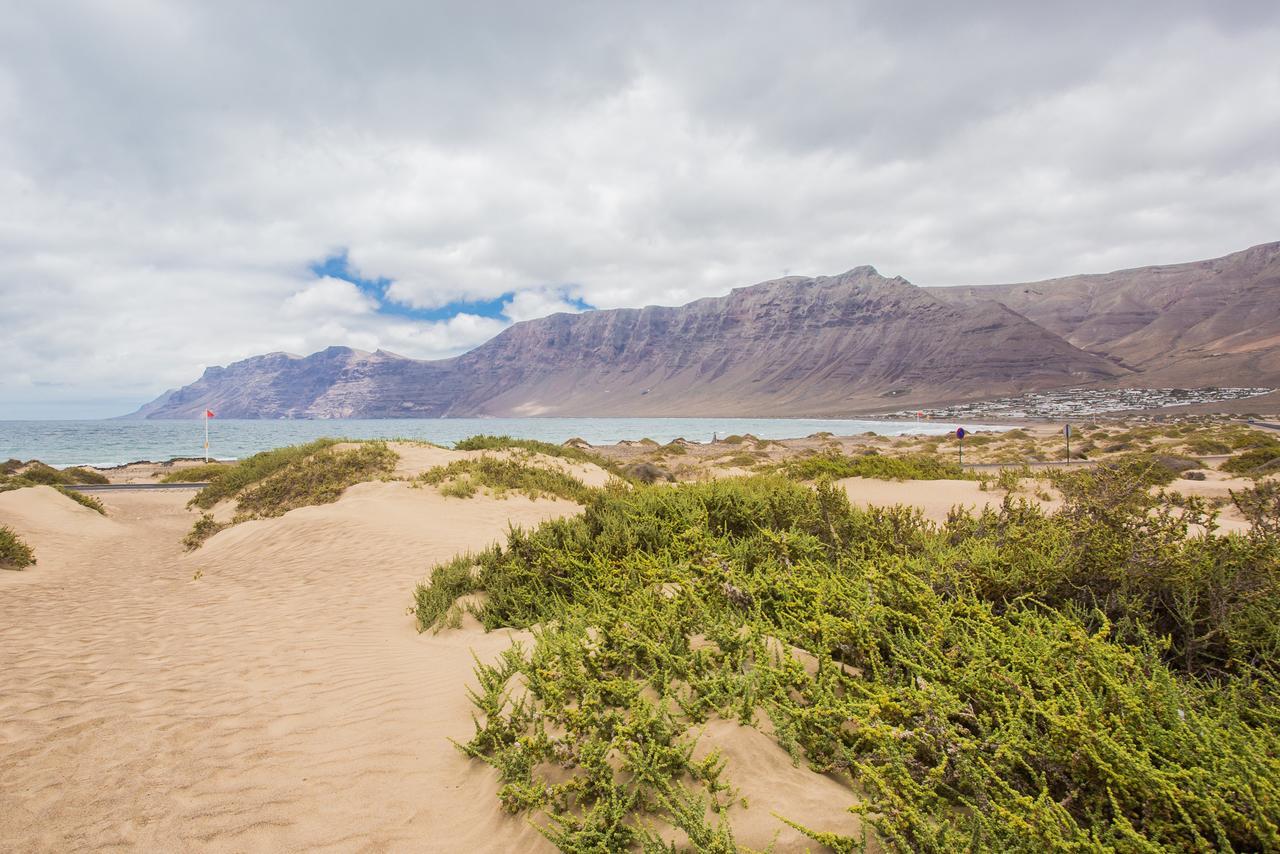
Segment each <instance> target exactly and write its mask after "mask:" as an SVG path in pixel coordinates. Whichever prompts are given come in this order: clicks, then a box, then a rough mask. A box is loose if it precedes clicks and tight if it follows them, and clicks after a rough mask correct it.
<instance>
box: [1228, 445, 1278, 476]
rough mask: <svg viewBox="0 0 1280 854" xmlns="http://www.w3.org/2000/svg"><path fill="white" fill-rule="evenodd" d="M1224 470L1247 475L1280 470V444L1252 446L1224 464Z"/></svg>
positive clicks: (1266, 473)
mask: <svg viewBox="0 0 1280 854" xmlns="http://www.w3.org/2000/svg"><path fill="white" fill-rule="evenodd" d="M1222 470H1223V471H1226V472H1231V473H1233V474H1242V475H1245V476H1246V477H1264V476H1266V475H1268V474H1275V473H1277V472H1280V444H1275V445H1266V446H1263V447H1260V448H1251V449H1249V450H1247V451H1243V452H1241V453H1239V454H1236V455H1235V456H1233V457H1232V458H1231V459H1229V460H1227V461H1225V462H1224V463H1223V464H1222Z"/></svg>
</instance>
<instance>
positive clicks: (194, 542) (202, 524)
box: [182, 513, 227, 552]
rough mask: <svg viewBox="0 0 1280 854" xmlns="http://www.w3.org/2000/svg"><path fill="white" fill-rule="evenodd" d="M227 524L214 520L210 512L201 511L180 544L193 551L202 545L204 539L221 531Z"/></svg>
mask: <svg viewBox="0 0 1280 854" xmlns="http://www.w3.org/2000/svg"><path fill="white" fill-rule="evenodd" d="M225 527H227V525H226V524H225V523H223V522H216V521H214V518H213V515H212V514H210V513H201V514H200V518H199V519H197V520H196V523H195V524H194V525H192V526H191V530H190V531H188V532H187V535H186V536H185V537H183V538H182V545H184V546H186V549H187V551H189V552H190V551H195V550H196V549H198V548H200V547H201V546H202V545H204V541H205V540H207V539H209V538H210V537H212V536H213V535H214V534H216V533H218V532H219V531H221V530H222V529H223V528H225Z"/></svg>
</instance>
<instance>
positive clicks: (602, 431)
mask: <svg viewBox="0 0 1280 854" xmlns="http://www.w3.org/2000/svg"><path fill="white" fill-rule="evenodd" d="M957 426H963V427H964V428H965V429H966V430H969V431H975V430H1007V429H1010V428H1009V427H1008V426H1004V425H995V424H973V423H967V422H958V421H957V422H952V421H929V420H921V421H914V420H912V421H885V420H869V419H839V418H408V419H324V420H240V419H219V418H214V419H211V420H210V421H209V456H210V458H211V459H218V460H234V459H240V458H242V457H246V456H249V455H251V454H256V453H258V452H259V451H265V450H269V449H271V448H278V447H281V446H284V445H295V444H298V443H300V442H308V441H311V440H312V439H319V438H322V437H334V438H347V439H417V440H423V441H428V442H433V443H435V444H439V445H444V446H446V447H447V446H452V445H453V444H454V443H455V442H457V441H459V440H461V439H465V438H467V437H468V436H474V435H476V434H480V433H486V434H494V435H509V436H516V437H519V438H523V439H538V440H541V441H544V442H555V443H560V442H564V441H566V440H568V439H572V438H580V439H584V440H586V441H587V442H590V443H591V444H593V445H610V444H615V443H617V442H620V441H628V440H629V441H638V440H640V439H652V440H654V441H655V442H659V443H663V444H665V443H667V442H670V441H672V440H674V439H677V438H683V439H685V440H687V441H690V442H709V441H711V440H712V438H713V437H715V436H717V435H718V436H720V437H724V436H728V435H732V434H735V433H736V434H739V435H744V434H747V433H750V434H752V435H754V436H757V437H759V438H761V439H797V438H802V437H804V436H809V435H812V434H814V433H819V432H824V431H825V432H828V433H832V434H835V435H837V436H853V435H858V434H861V433H876V434H878V435H885V436H899V435H908V434H919V435H939V434H943V433H948V432H952V431H954V430H955V429H956V427H957ZM202 456H204V422H203V420H199V419H196V420H181V421H169V420H164V421H160V420H157V421H130V420H123V419H94V420H57V421H54V420H46V421H0V459H8V458H17V459H21V460H31V459H38V460H42V461H43V462H45V463H48V464H49V465H52V466H58V467H65V466H74V465H88V466H98V467H110V466H118V465H124V464H125V463H130V462H138V461H142V460H150V461H156V462H159V461H164V460H169V459H174V458H177V457H202Z"/></svg>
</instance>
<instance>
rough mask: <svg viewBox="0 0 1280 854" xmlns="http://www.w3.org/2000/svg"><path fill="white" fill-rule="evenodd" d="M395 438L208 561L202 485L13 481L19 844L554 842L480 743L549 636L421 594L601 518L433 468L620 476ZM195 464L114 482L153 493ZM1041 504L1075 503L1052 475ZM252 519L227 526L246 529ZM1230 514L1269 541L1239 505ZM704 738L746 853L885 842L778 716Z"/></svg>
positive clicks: (883, 501)
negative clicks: (520, 811)
mask: <svg viewBox="0 0 1280 854" xmlns="http://www.w3.org/2000/svg"><path fill="white" fill-rule="evenodd" d="M830 441H835V440H825V439H817V440H809V441H808V445H804V447H803V450H806V451H807V452H809V453H810V454H812V453H813V452H814V450H815V448H817V447H821V445H822V443H823V442H830ZM839 441H840V442H845V443H846V444H848V445H849V447H854V445H856V442H857V441H859V440H854V439H848V440H839ZM862 441H867V440H862ZM898 441H902V440H898ZM921 441H923V440H921ZM739 444H741V443H739V442H737V441H736V440H734V441H731V443H730V446H731V447H730V450H732V449H733V448H736V447H737V446H738V445H739ZM748 444H750V443H748ZM801 444H802V445H803V443H801ZM810 446H812V447H810ZM358 447H359V446H357V445H337V446H334V450H335V451H336V452H342V451H344V450H349V449H352V448H358ZM390 447H391V449H392V450H394V451H395V456H396V460H395V465H394V469H393V470H392V471H390V473H389V474H388V475H387V476H385V477H383V478H379V479H376V480H371V481H368V482H361V483H356V484H355V485H353V486H350V487H349V488H347V489H346V490H345V492H344V493H343V494H342V496H341V498H340V499H339V500H337V501H335V502H333V503H326V504H320V505H318V506H304V507H300V508H297V509H293V510H290V511H289V512H287V513H284V514H283V515H280V516H277V517H274V518H260V519H252V520H248V521H242V522H240V523H239V524H235V525H233V526H231V527H229V528H226V529H224V530H222V531H221V532H219V533H217V534H216V535H214V536H213V537H212V538H210V539H209V540H208V541H207V542H205V543H204V545H203V546H202V547H201V548H199V549H196V550H194V551H187V550H185V549H184V548H183V545H182V540H183V536H184V535H185V534H186V533H187V531H188V530H189V529H190V528H191V526H192V522H193V519H195V518H196V515H197V514H196V513H195V511H193V510H191V509H189V508H188V507H187V506H186V503H187V500H188V499H189V498H190V497H191V495H192V494H193V492H192V491H191V490H189V489H173V490H155V491H126V492H106V493H101V494H100V497H101V500H102V501H103V503H104V505H105V510H106V513H105V515H100V514H98V513H96V512H94V511H93V510H92V509H90V508H87V507H84V506H80V505H79V504H77V503H75V502H73V501H70V500H68V498H67V496H66V495H63V494H60V493H59V492H57V491H55V490H54V489H53V488H51V487H48V486H35V487H30V488H24V489H16V490H12V491H8V492H3V493H0V524H3V525H6V526H9V527H10V528H11V529H13V530H15V531H17V532H18V533H19V534H20V535H21V536H22V537H23V539H25V541H26V542H27V543H28V544H29V545H30V546H31V547H32V548H33V549H34V551H35V553H36V554H37V555H38V564H37V565H36V566H34V567H31V568H29V569H28V570H27V571H24V572H4V573H0V777H2V778H3V779H4V780H5V785H4V787H3V789H2V790H0V848H3V849H5V850H15V851H57V850H73V849H75V850H90V849H91V850H106V849H127V850H202V851H251V850H259V851H278V850H334V851H349V850H369V851H372V850H377V851H391V850H403V851H424V850H428V851H458V850H468V851H513V850H520V851H536V850H548V851H550V850H555V846H554V845H552V844H551V843H550V842H549V841H548V840H547V839H546V838H544V836H543V835H542V834H540V833H539V832H538V831H537V830H536V829H535V828H534V826H533V824H531V822H530V821H529V820H526V817H525V816H522V815H512V814H510V813H508V812H506V811H505V810H503V809H501V807H500V802H499V798H498V793H499V788H500V781H499V777H498V773H497V772H496V771H495V770H494V769H493V768H491V767H489V766H488V765H486V764H484V763H481V762H477V761H473V760H471V759H469V758H468V757H467V756H465V755H464V754H463V753H462V752H461V751H460V750H459V749H458V747H457V746H456V744H455V742H457V743H465V742H466V741H467V740H468V739H469V738H471V737H472V735H473V734H474V732H475V724H473V717H472V716H473V714H474V713H475V708H474V707H473V705H472V703H471V702H470V700H469V699H468V696H467V691H466V689H467V686H474V685H475V676H474V675H473V670H474V668H475V666H476V664H477V662H491V661H494V660H495V659H496V658H497V657H498V656H499V654H500V653H502V651H503V650H505V649H507V648H508V647H509V646H510V645H511V643H512V642H513V641H520V642H523V643H524V644H529V643H531V641H532V638H533V636H532V634H531V633H530V632H528V631H515V630H509V629H500V630H498V631H494V632H485V631H484V630H483V629H482V628H481V627H480V625H479V624H478V623H477V622H476V620H475V619H474V617H471V616H470V615H464V618H463V619H462V620H461V621H460V624H459V625H458V626H456V627H446V628H443V629H440V630H437V631H431V630H428V631H425V632H422V631H420V629H421V628H422V626H421V625H420V624H419V622H418V620H417V619H415V616H414V614H413V609H412V606H413V590H414V587H415V585H416V584H418V583H419V582H421V581H423V580H424V577H425V576H426V574H427V573H428V571H429V570H430V569H431V567H433V566H435V565H437V564H441V563H445V562H448V561H449V560H451V559H452V558H454V557H455V556H456V555H459V554H464V553H468V552H477V551H479V550H482V549H485V548H487V547H488V546H490V545H492V544H494V543H499V542H503V541H505V539H506V536H507V533H508V530H509V528H511V527H513V526H514V527H519V528H524V529H526V530H528V529H532V528H534V527H536V526H537V525H539V524H540V523H542V522H545V521H547V520H551V519H558V518H567V517H570V516H573V515H576V514H578V513H580V512H581V509H582V508H581V507H580V506H579V505H578V504H576V503H574V502H571V501H568V500H564V499H562V498H556V497H552V496H548V495H543V496H541V497H539V498H538V499H536V500H535V499H534V498H531V497H529V495H526V494H520V493H519V492H502V493H497V492H493V491H487V490H481V491H480V492H479V493H478V494H476V495H474V496H473V497H471V498H468V499H466V500H461V499H458V498H450V497H447V496H446V495H445V494H443V493H442V491H441V489H440V488H436V487H434V486H429V485H423V483H422V482H420V481H419V480H418V477H419V475H421V474H422V473H423V472H425V471H427V470H429V469H432V468H433V467H437V466H443V465H447V464H449V463H454V462H459V461H463V462H467V461H469V462H475V461H477V460H479V459H481V458H485V457H497V458H501V459H509V460H515V461H523V462H525V463H536V464H538V465H541V466H545V467H548V468H553V469H555V470H557V471H560V472H563V473H566V474H569V475H571V476H572V477H574V478H575V479H577V480H578V481H580V482H581V483H583V484H586V485H587V486H588V487H590V488H600V487H604V486H605V485H606V484H607V483H608V482H609V481H610V475H609V473H608V472H606V471H605V470H603V469H602V468H600V467H599V466H598V465H596V464H594V463H590V462H583V461H581V460H574V459H561V458H552V457H545V456H542V457H536V456H535V457H531V456H529V455H528V454H524V453H523V452H519V451H517V450H512V451H497V452H480V451H455V450H447V449H443V448H438V447H433V446H428V445H424V444H414V443H392V444H391V445H390ZM602 450H604V449H602ZM793 450H794V449H793ZM846 450H847V449H846ZM614 452H615V454H616V455H617V456H619V458H626V457H627V456H629V455H632V454H633V452H634V449H633V448H630V447H629V446H620V447H617V448H615V449H614ZM716 453H718V452H716ZM716 453H713V452H705V453H703V456H705V457H706V460H705V466H704V468H703V469H702V470H700V471H699V472H695V473H694V474H693V475H691V477H692V479H693V480H696V481H705V480H706V479H708V478H711V477H726V476H733V474H735V472H734V471H733V470H732V467H728V468H726V467H725V466H723V465H719V464H717V456H716ZM775 453H776V449H775ZM681 456H683V457H688V456H689V454H688V453H685V454H683V455H681ZM602 459H603V458H602ZM190 465H194V463H189V462H188V463H181V464H178V465H177V467H178V468H180V467H181V466H190ZM173 468H174V466H169V467H163V466H162V467H149V468H148V467H134V468H133V469H129V470H122V471H117V472H113V473H112V479H113V480H114V481H115V482H119V483H138V482H154V481H155V480H156V479H157V477H158V476H159V475H160V474H161V473H162V472H163V471H167V470H171V469H173ZM739 473H741V472H739ZM836 485H837V486H838V487H839V488H840V489H841V490H842V491H843V492H844V493H845V494H846V495H847V496H848V497H849V499H850V502H851V503H852V504H853V505H854V506H860V507H875V506H888V505H894V504H904V505H907V506H910V507H914V508H916V509H917V510H918V511H919V512H920V513H921V514H922V515H923V516H924V517H925V518H927V519H930V520H932V521H934V522H936V523H942V522H944V521H945V520H946V519H947V516H948V514H949V512H950V511H951V509H952V508H953V507H956V506H961V507H967V508H969V509H972V510H976V511H980V510H981V509H983V508H984V507H990V508H992V509H998V508H999V506H1000V504H1001V502H1002V500H1003V499H1004V498H1005V496H1006V494H1007V490H1005V489H1002V488H1000V487H999V486H998V485H996V484H994V483H987V482H980V481H978V480H974V479H953V480H947V479H936V480H888V479H877V478H869V477H848V478H843V479H840V480H838V481H836ZM1006 485H1007V483H1006ZM1243 485H1247V481H1243V480H1240V479H1239V478H1234V477H1232V476H1229V475H1227V474H1225V473H1221V472H1217V471H1214V470H1212V469H1209V470H1208V473H1207V479H1206V480H1203V481H1190V480H1188V481H1181V480H1179V481H1175V486H1174V487H1173V488H1175V489H1181V490H1182V491H1183V492H1184V493H1185V494H1188V495H1190V494H1197V495H1201V496H1206V497H1213V496H1217V497H1221V496H1223V495H1226V494H1228V492H1229V490H1231V489H1233V488H1235V489H1238V488H1242V486H1243ZM1016 494H1017V495H1020V496H1022V497H1024V498H1025V499H1027V500H1029V501H1031V502H1033V503H1036V504H1037V505H1038V506H1042V507H1044V508H1045V509H1046V510H1049V511H1052V510H1056V509H1058V508H1059V507H1060V506H1061V496H1060V495H1059V494H1058V493H1056V492H1055V491H1053V488H1052V486H1051V485H1049V484H1048V483H1040V482H1038V481H1028V482H1026V483H1025V484H1023V485H1020V486H1019V487H1018V492H1017V493H1016ZM228 507H229V505H226V504H223V505H219V507H218V508H217V509H216V510H215V511H214V515H215V516H217V517H218V518H219V519H224V520H230V519H231V514H230V511H229V509H228ZM1223 524H1224V526H1229V527H1230V528H1233V529H1237V530H1246V529H1247V525H1245V524H1244V523H1243V522H1242V521H1241V520H1239V519H1237V518H1231V517H1230V516H1229V514H1228V518H1227V519H1226V520H1224V523H1223ZM437 628H438V627H437ZM796 654H797V655H799V656H800V657H801V660H802V661H804V660H812V657H811V656H809V657H808V658H807V659H806V658H805V657H804V656H805V654H804V653H802V652H799V651H797V653H796ZM757 723H758V724H759V723H760V722H759V721H758V722H757ZM697 732H698V739H699V741H698V748H697V751H698V752H697V754H696V755H699V756H704V755H705V754H706V753H707V751H709V750H710V749H711V748H712V747H718V748H719V749H720V751H721V755H722V757H723V758H724V760H725V761H726V763H727V764H726V774H727V775H728V778H729V779H730V780H731V781H732V783H733V785H734V786H735V787H736V791H737V792H738V797H739V798H740V801H735V803H733V804H731V805H730V807H729V810H728V813H727V815H728V816H729V818H730V819H731V820H732V822H733V826H734V830H735V834H736V837H735V838H736V840H737V842H738V844H741V845H748V846H752V847H760V848H763V847H766V846H768V845H770V844H773V845H774V846H775V849H774V850H777V851H801V850H824V849H823V847H822V846H820V845H816V844H815V843H814V842H813V841H812V840H811V839H809V838H806V836H805V835H804V834H803V833H801V832H799V831H798V830H797V829H795V828H794V827H793V826H792V825H789V824H785V823H783V822H782V821H781V820H780V819H779V816H785V817H787V818H788V819H789V820H793V821H799V822H802V823H804V824H805V825H806V826H807V827H810V828H814V829H817V830H818V831H823V832H831V833H838V834H843V835H847V836H855V835H857V834H859V833H860V832H861V830H862V828H861V822H860V819H859V818H858V817H857V816H855V815H852V814H851V813H849V812H848V810H847V808H848V807H849V806H850V805H851V804H854V803H856V802H857V801H858V800H859V797H860V796H859V793H858V792H857V791H856V789H855V787H853V786H852V785H851V784H850V782H849V780H848V778H847V777H843V778H840V777H837V776H835V775H832V774H822V773H818V772H816V771H813V770H810V769H809V768H808V767H806V766H805V764H804V763H802V762H797V761H794V760H793V757H792V756H791V754H790V753H788V751H787V750H784V749H783V748H782V747H781V746H780V745H779V743H778V742H777V741H776V740H775V739H774V738H773V737H772V736H771V735H770V734H769V733H770V732H771V731H770V729H769V727H768V726H762V725H761V726H756V727H744V726H740V725H739V724H738V723H736V722H733V721H730V720H723V719H719V718H713V719H711V720H710V721H708V722H707V723H706V724H705V726H703V727H702V728H701V729H699V730H697Z"/></svg>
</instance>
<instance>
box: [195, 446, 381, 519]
mask: <svg viewBox="0 0 1280 854" xmlns="http://www.w3.org/2000/svg"><path fill="white" fill-rule="evenodd" d="M397 459H398V457H397V455H396V453H395V451H393V450H391V449H390V448H388V447H387V445H386V443H385V442H362V443H361V444H360V445H358V446H357V447H355V448H349V449H346V450H338V449H336V448H333V447H326V448H321V449H320V450H318V451H316V452H315V453H313V454H310V455H307V456H304V457H295V458H293V459H292V460H291V461H289V462H288V463H287V464H286V465H285V466H284V467H283V468H280V469H278V470H276V471H275V472H274V473H272V474H271V475H268V476H267V477H265V478H263V479H262V480H261V481H259V482H258V483H256V484H255V485H253V486H251V487H249V488H248V489H245V490H244V491H243V492H241V493H240V495H239V497H238V499H237V503H236V515H237V516H238V517H249V518H268V517H272V516H283V515H284V514H285V513H287V512H289V511H290V510H293V509H296V508H298V507H310V506H313V505H316V504H331V503H333V502H334V501H337V500H338V499H339V498H341V497H342V493H343V492H344V491H345V490H346V489H347V487H349V486H354V485H355V484H357V483H360V482H362V481H366V480H372V479H375V478H377V477H380V476H384V475H388V474H390V473H391V471H392V469H394V468H395V465H396V460H397ZM229 476H230V473H228V474H226V475H223V476H222V477H220V478H218V479H217V480H215V481H213V483H212V484H210V486H208V487H206V489H211V488H213V487H215V486H218V485H220V484H221V483H222V482H223V481H224V480H225V479H226V478H227V477H229Z"/></svg>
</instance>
